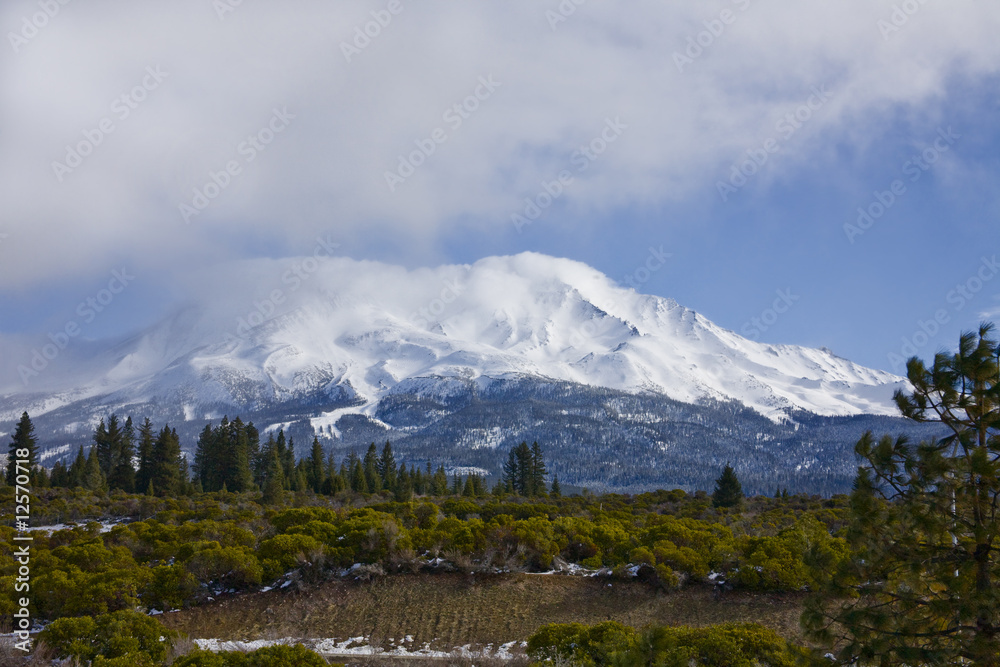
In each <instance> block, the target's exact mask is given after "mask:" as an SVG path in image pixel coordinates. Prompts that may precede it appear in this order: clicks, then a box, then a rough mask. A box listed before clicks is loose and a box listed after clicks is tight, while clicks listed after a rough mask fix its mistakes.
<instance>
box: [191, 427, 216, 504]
mask: <svg viewBox="0 0 1000 667" xmlns="http://www.w3.org/2000/svg"><path fill="white" fill-rule="evenodd" d="M214 462H215V430H214V429H213V428H212V425H211V424H210V423H209V424H205V428H203V429H202V430H201V434H200V435H199V436H198V442H197V443H196V444H195V447H194V474H195V477H197V478H198V480H199V481H200V482H201V488H202V490H204V491H212V490H214V486H215V479H214V472H215V471H214V470H213V465H214Z"/></svg>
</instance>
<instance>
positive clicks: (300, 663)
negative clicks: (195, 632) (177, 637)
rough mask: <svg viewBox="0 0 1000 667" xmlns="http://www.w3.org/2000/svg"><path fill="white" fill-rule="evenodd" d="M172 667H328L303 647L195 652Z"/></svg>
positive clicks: (177, 661)
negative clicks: (248, 651) (244, 651)
mask: <svg viewBox="0 0 1000 667" xmlns="http://www.w3.org/2000/svg"><path fill="white" fill-rule="evenodd" d="M172 667H328V665H327V662H326V661H325V660H323V658H321V657H320V656H319V654H318V653H315V652H313V651H310V650H309V649H307V648H306V647H304V646H301V645H299V644H296V645H295V646H268V647H267V648H261V649H257V650H256V651H253V652H251V653H240V652H238V651H226V652H222V653H212V652H211V651H195V652H193V653H189V654H187V655H186V656H184V657H183V658H179V659H177V660H175V661H174V663H173V666H172Z"/></svg>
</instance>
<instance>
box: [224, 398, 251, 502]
mask: <svg viewBox="0 0 1000 667" xmlns="http://www.w3.org/2000/svg"><path fill="white" fill-rule="evenodd" d="M220 428H221V427H220ZM228 445H229V448H228V449H227V450H226V452H225V459H224V460H225V467H224V474H225V480H224V481H225V484H226V488H228V489H229V490H230V491H233V492H235V493H242V492H244V491H250V490H251V489H252V488H253V472H252V471H251V469H250V449H251V447H250V434H249V433H248V432H247V427H246V424H244V423H243V420H242V419H240V418H239V416H237V417H236V419H234V420H233V421H232V422H231V423H230V424H229V438H228Z"/></svg>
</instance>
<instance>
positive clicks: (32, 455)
mask: <svg viewBox="0 0 1000 667" xmlns="http://www.w3.org/2000/svg"><path fill="white" fill-rule="evenodd" d="M37 443H38V438H36V437H35V426H34V424H32V423H31V417H29V416H28V413H27V412H24V413H22V414H21V419H20V421H18V422H17V427H16V428H15V429H14V437H13V438H12V439H11V441H10V447H9V448H8V450H7V470H6V474H5V478H6V481H7V486H14V485H15V484H16V483H17V476H18V474H25V473H26V474H27V475H28V478H29V483H30V484H31V485H34V484H35V480H36V478H37V474H38V473H37V472H36V471H35V466H36V465H37V464H38V447H37ZM18 461H26V463H25V464H23V469H22V470H21V471H18Z"/></svg>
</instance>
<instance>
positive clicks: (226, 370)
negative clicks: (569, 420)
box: [46, 252, 903, 419]
mask: <svg viewBox="0 0 1000 667" xmlns="http://www.w3.org/2000/svg"><path fill="white" fill-rule="evenodd" d="M196 279H197V284H198V285H199V286H206V285H208V286H212V289H204V288H201V289H200V290H199V293H198V296H197V297H196V299H195V302H194V304H193V305H192V306H191V307H189V308H186V309H183V310H181V311H178V312H177V313H176V314H175V315H174V316H172V317H170V318H167V319H165V320H164V321H163V322H162V323H161V324H160V325H158V326H155V327H153V328H151V329H147V330H145V331H144V332H142V333H141V334H138V335H136V336H133V337H131V338H129V339H128V340H126V341H125V342H123V343H118V344H116V345H115V346H113V347H110V346H109V348H108V349H107V350H106V351H105V353H104V354H103V355H101V356H100V357H99V360H100V361H99V367H98V369H97V372H96V373H94V372H91V373H90V374H89V376H88V377H87V378H86V381H83V382H81V381H80V377H81V375H80V374H79V373H72V372H69V373H68V374H67V377H68V378H71V379H72V380H73V381H72V382H67V384H66V385H65V386H64V387H63V390H62V391H60V392H55V395H57V396H63V397H64V400H58V399H53V398H52V397H51V396H49V397H47V398H46V404H47V405H49V406H52V405H59V404H64V403H65V402H68V401H70V400H78V399H79V397H81V396H88V397H98V396H110V395H116V394H117V395H122V396H124V395H128V396H130V397H133V398H134V397H142V398H144V399H148V400H175V401H177V400H183V401H185V402H186V403H189V404H193V405H196V406H197V405H218V404H222V405H232V406H234V408H235V409H239V408H240V407H241V406H243V405H249V404H259V403H269V404H280V403H281V402H282V401H284V400H289V399H290V398H293V397H302V396H307V395H310V394H311V393H314V392H317V391H322V392H327V393H328V392H330V391H333V390H334V389H335V388H337V387H341V388H342V389H343V391H347V392H349V393H350V394H351V395H356V396H357V400H358V401H359V402H364V403H366V404H374V403H376V402H377V401H379V400H380V399H381V398H382V397H383V396H385V395H387V394H388V393H391V392H392V391H393V388H394V387H396V386H397V385H398V384H399V383H401V382H404V381H407V380H418V379H420V378H449V377H455V378H463V379H469V378H480V377H493V378H496V377H511V376H536V377H540V378H547V379H552V380H559V381H565V382H571V383H576V384H580V385H588V386H593V387H604V388H608V389H614V390H621V391H627V392H642V393H647V392H652V393H659V394H662V395H664V396H666V397H669V398H671V399H674V400H678V401H682V402H687V403H696V402H699V401H703V400H711V399H718V400H735V401H738V402H740V403H742V404H744V405H746V406H748V407H750V408H752V409H754V410H756V411H758V412H760V413H761V414H764V415H766V416H768V417H770V418H771V419H783V418H785V417H786V416H787V415H788V414H789V413H790V412H792V411H795V410H805V411H808V412H812V413H816V414H819V415H853V414H862V413H870V414H895V406H894V405H893V403H892V400H891V397H892V394H893V391H894V390H895V389H896V388H897V387H900V386H903V380H902V378H898V377H896V376H892V375H890V374H888V373H883V372H881V371H875V370H871V369H867V368H863V367H860V366H857V365H855V364H852V363H851V362H849V361H847V360H845V359H841V358H840V357H837V356H836V355H834V354H833V353H832V352H830V351H829V350H826V349H821V350H816V349H809V348H803V347H797V346H790V345H782V346H772V345H765V344H761V343H756V342H753V341H750V340H747V339H745V338H742V337H741V336H739V335H737V334H736V333H734V332H732V331H729V330H726V329H723V328H721V327H718V326H716V325H715V324H713V323H712V322H710V321H709V320H707V319H705V318H704V317H702V316H700V315H698V314H697V313H695V312H694V311H692V310H689V309H687V308H684V307H683V306H681V305H679V304H678V303H677V302H676V301H674V300H672V299H667V298H662V297H657V296H651V295H644V294H640V293H638V292H636V291H635V290H633V289H627V288H623V287H621V286H619V285H618V284H616V283H615V282H614V281H612V280H611V279H609V278H608V277H607V276H605V275H604V274H602V273H601V272H599V271H597V270H596V269H594V268H592V267H590V266H588V265H586V264H583V263H581V262H577V261H574V260H570V259H563V258H556V257H550V256H547V255H542V254H538V253H533V252H525V253H520V254H517V255H509V256H500V257H486V258H484V259H481V260H479V261H477V262H475V263H474V264H471V265H468V264H466V265H446V266H440V267H437V268H420V269H413V270H408V269H405V268H403V267H398V266H392V265H389V264H383V263H379V262H371V261H357V260H352V259H348V258H331V259H327V260H324V261H317V260H314V259H313V260H311V258H292V259H287V260H255V261H244V262H239V263H236V264H233V265H229V266H225V267H218V268H216V269H213V270H209V271H205V272H202V274H201V275H199V276H197V277H196ZM88 368H89V369H91V370H92V369H94V365H93V364H91V365H90V366H89V367H88ZM199 410H200V408H199V409H195V410H194V413H198V412H199Z"/></svg>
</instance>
